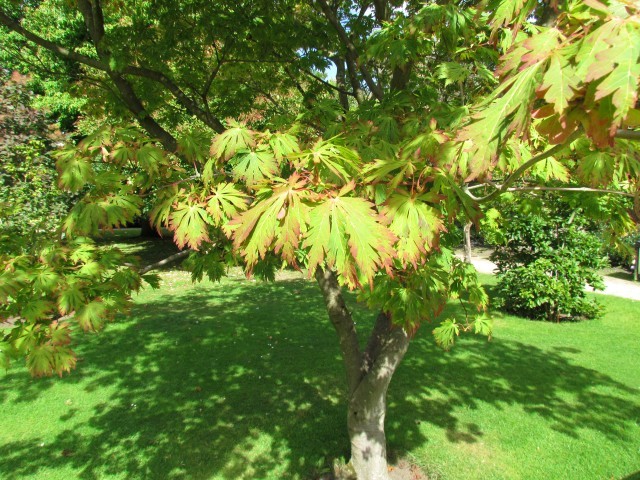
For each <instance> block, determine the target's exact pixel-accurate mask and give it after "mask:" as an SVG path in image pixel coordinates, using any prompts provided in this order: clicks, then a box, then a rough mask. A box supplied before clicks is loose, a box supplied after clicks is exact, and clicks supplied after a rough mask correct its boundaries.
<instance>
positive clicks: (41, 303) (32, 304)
mask: <svg viewBox="0 0 640 480" xmlns="http://www.w3.org/2000/svg"><path fill="white" fill-rule="evenodd" d="M54 308H55V304H54V303H53V302H50V301H49V300H44V299H30V300H29V301H28V302H27V303H26V304H25V305H23V306H22V311H21V314H22V316H23V317H24V318H25V319H26V320H27V321H28V322H35V321H36V320H42V319H43V318H47V316H48V315H49V314H50V313H51V312H52V311H53V309H54Z"/></svg>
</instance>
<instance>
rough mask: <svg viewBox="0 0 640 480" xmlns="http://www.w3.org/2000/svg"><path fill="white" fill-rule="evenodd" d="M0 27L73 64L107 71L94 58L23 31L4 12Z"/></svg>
mask: <svg viewBox="0 0 640 480" xmlns="http://www.w3.org/2000/svg"><path fill="white" fill-rule="evenodd" d="M0 25H4V26H5V27H7V28H9V29H10V30H13V31H14V32H16V33H19V34H20V35H22V36H23V37H25V38H26V39H27V40H29V41H31V42H33V43H35V44H36V45H40V46H41V47H43V48H46V49H47V50H49V51H51V52H53V53H55V54H57V55H59V56H61V57H63V58H66V59H68V60H73V61H74V62H78V63H82V64H84V65H88V66H90V67H93V68H97V69H98V70H102V71H104V72H106V71H107V70H109V67H108V66H107V65H106V64H104V63H102V62H101V61H100V60H96V59H95V58H91V57H87V56H86V55H82V54H80V53H77V52H74V51H73V50H69V49H68V48H64V47H62V46H60V45H57V44H55V43H53V42H50V41H49V40H45V39H44V38H42V37H40V36H38V35H36V34H34V33H32V32H30V31H28V30H25V29H24V28H23V27H22V25H20V24H19V23H18V22H15V21H14V20H12V19H11V18H9V17H8V16H7V15H6V14H5V13H4V12H2V11H0Z"/></svg>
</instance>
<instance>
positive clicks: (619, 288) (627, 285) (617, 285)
mask: <svg viewBox="0 0 640 480" xmlns="http://www.w3.org/2000/svg"><path fill="white" fill-rule="evenodd" d="M484 253H485V252H484V251H480V252H473V256H472V257H471V263H473V265H474V266H475V267H476V270H478V272H480V273H494V270H495V269H496V265H495V263H493V262H492V261H491V260H489V259H488V258H486V257H485V255H484ZM476 255H477V256H476ZM604 284H605V289H604V291H598V293H604V294H605V295H614V296H616V297H622V298H629V299H631V300H638V301H640V282H633V281H631V280H623V279H621V278H615V277H609V276H606V275H605V276H604ZM587 288H588V287H587Z"/></svg>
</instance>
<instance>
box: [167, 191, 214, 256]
mask: <svg viewBox="0 0 640 480" xmlns="http://www.w3.org/2000/svg"><path fill="white" fill-rule="evenodd" d="M211 224H213V221H212V220H211V217H210V216H209V214H208V213H207V211H206V210H205V209H204V208H203V207H202V206H201V205H199V204H197V203H189V200H188V199H186V200H184V201H183V202H181V203H179V204H178V206H177V207H176V208H175V210H173V212H171V214H170V215H169V229H170V230H171V231H173V232H174V234H175V242H176V245H177V246H178V248H179V249H181V250H182V249H183V248H184V247H185V246H186V245H188V246H189V248H192V249H194V250H198V248H200V245H201V244H202V242H208V241H209V225H211Z"/></svg>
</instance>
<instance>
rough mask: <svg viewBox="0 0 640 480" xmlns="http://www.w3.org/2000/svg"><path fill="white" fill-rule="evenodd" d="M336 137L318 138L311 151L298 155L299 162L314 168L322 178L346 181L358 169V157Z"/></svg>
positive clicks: (332, 180)
mask: <svg viewBox="0 0 640 480" xmlns="http://www.w3.org/2000/svg"><path fill="white" fill-rule="evenodd" d="M338 140H339V139H338V138H337V137H334V138H330V139H329V140H318V141H317V142H316V143H315V145H314V146H313V148H312V149H311V151H309V152H305V153H303V154H301V155H300V159H301V163H303V164H305V166H306V167H307V168H309V169H314V170H316V171H317V173H318V174H319V175H320V178H321V179H322V180H325V181H328V182H338V183H341V184H345V183H347V182H348V181H349V180H350V179H351V178H352V177H353V176H355V175H357V174H358V172H359V169H360V165H361V162H360V157H359V156H358V154H357V153H356V152H355V151H353V150H351V149H350V148H348V147H346V146H344V145H340V144H339V143H338Z"/></svg>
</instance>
